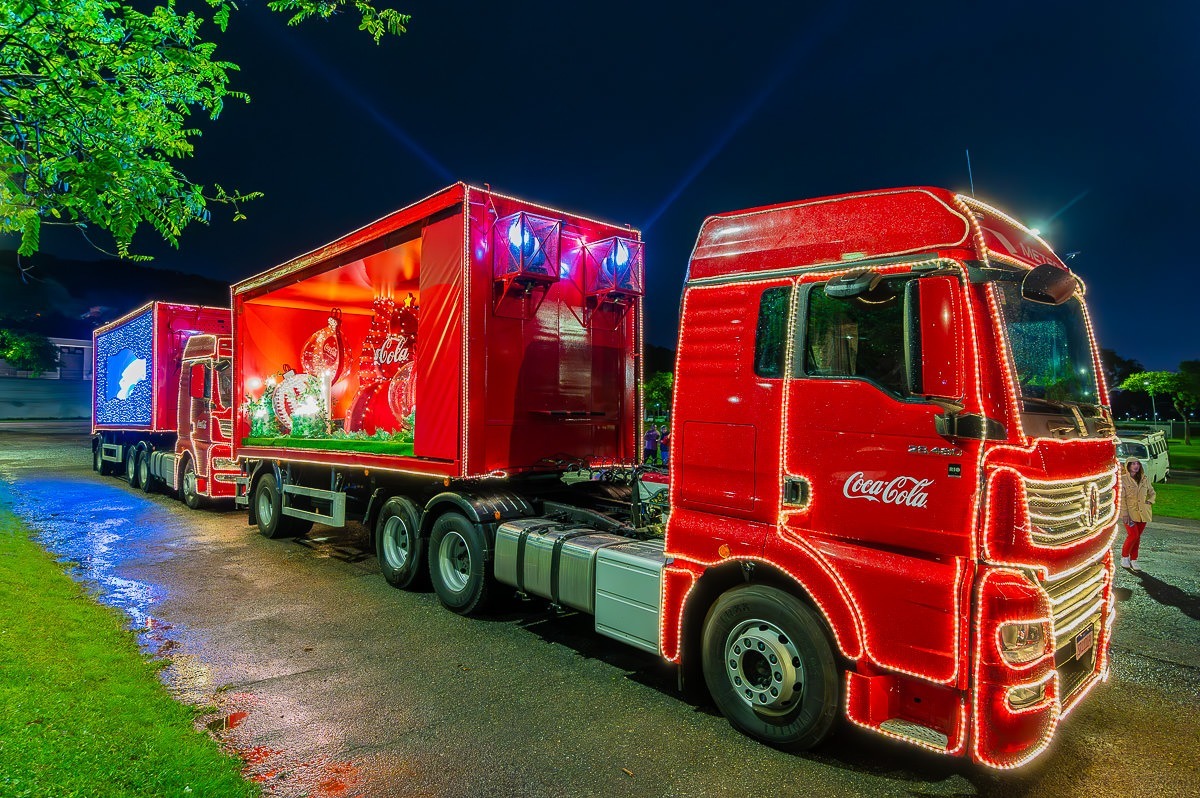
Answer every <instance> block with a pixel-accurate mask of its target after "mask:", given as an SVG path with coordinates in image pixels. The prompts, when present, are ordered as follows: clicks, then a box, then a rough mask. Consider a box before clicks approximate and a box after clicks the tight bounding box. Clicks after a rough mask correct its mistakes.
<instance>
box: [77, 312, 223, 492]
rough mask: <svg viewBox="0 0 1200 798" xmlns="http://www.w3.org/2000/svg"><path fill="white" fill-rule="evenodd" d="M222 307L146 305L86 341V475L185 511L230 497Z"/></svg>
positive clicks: (96, 332) (101, 329) (98, 330)
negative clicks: (158, 493) (165, 493)
mask: <svg viewBox="0 0 1200 798" xmlns="http://www.w3.org/2000/svg"><path fill="white" fill-rule="evenodd" d="M231 331H232V325H231V317H230V312H229V310H228V309H227V308H211V307H203V306H198V305H183V304H177V303H171V302H150V303H148V304H146V305H143V306H142V307H140V308H138V309H137V310H134V311H132V312H130V313H128V314H126V315H125V316H123V317H121V318H120V319H117V320H116V321H113V322H111V323H109V324H105V325H104V326H102V327H99V328H97V329H96V331H95V332H94V333H93V334H92V343H93V352H94V353H95V355H94V357H95V362H94V363H93V371H92V373H93V374H94V375H95V380H94V382H93V384H92V468H93V469H94V470H95V471H98V472H100V473H102V474H116V475H119V476H122V477H124V478H125V479H126V480H127V481H128V482H129V484H130V485H132V486H134V487H138V488H141V489H142V490H144V491H146V492H147V493H149V492H151V491H154V490H156V489H159V488H162V489H165V490H171V491H177V492H178V494H179V497H180V498H181V499H182V500H183V501H184V502H185V503H186V504H187V505H188V506H189V507H191V508H193V509H195V508H197V507H199V506H200V504H201V503H202V502H203V501H205V500H206V499H216V498H225V499H230V498H232V497H233V495H234V480H235V479H236V478H237V476H238V474H239V473H240V469H239V467H238V465H237V463H236V461H235V460H234V459H233V401H232V396H233V394H232V390H233V360H232V357H233V339H232V338H231V337H230V333H231Z"/></svg>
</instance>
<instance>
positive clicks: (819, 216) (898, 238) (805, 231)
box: [690, 188, 974, 280]
mask: <svg viewBox="0 0 1200 798" xmlns="http://www.w3.org/2000/svg"><path fill="white" fill-rule="evenodd" d="M973 243H974V242H973V237H972V235H971V226H970V222H969V220H968V218H967V216H966V214H965V213H963V211H962V209H961V206H959V207H956V203H955V201H954V195H953V194H951V193H950V192H949V191H946V190H944V189H936V188H901V189H893V190H889V191H876V192H869V193H863V194H847V195H843V196H838V197H826V198H823V199H818V200H810V201H807V202H801V203H789V204H784V205H774V206H770V207H765V208H754V209H751V210H748V211H741V212H739V213H734V214H728V215H719V216H710V217H709V218H708V219H706V220H705V222H704V226H703V227H702V228H701V230H700V237H699V238H698V239H697V241H696V248H695V251H694V252H693V253H692V263H691V272H690V278H691V279H693V280H700V279H705V278H712V277H722V276H725V275H729V274H735V273H741V272H761V271H769V270H771V269H779V268H795V267H805V266H813V265H817V264H827V263H838V262H839V261H845V260H862V259H869V258H881V257H889V256H894V255H907V254H914V253H924V252H933V251H935V250H939V249H951V248H955V247H971V246H972V245H973Z"/></svg>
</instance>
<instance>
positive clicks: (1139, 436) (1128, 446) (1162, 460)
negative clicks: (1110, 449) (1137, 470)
mask: <svg viewBox="0 0 1200 798" xmlns="http://www.w3.org/2000/svg"><path fill="white" fill-rule="evenodd" d="M1117 458H1118V459H1119V460H1120V461H1121V466H1122V468H1124V466H1125V463H1126V462H1127V461H1128V460H1129V459H1130V458H1135V459H1138V460H1141V461H1142V466H1143V467H1144V468H1145V469H1146V473H1147V474H1149V475H1150V481H1151V482H1166V481H1167V477H1169V476H1170V475H1171V457H1170V454H1169V453H1168V452H1167V436H1166V434H1164V433H1163V431H1162V430H1156V431H1155V432H1133V431H1129V430H1118V431H1117Z"/></svg>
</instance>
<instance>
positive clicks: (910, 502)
mask: <svg viewBox="0 0 1200 798" xmlns="http://www.w3.org/2000/svg"><path fill="white" fill-rule="evenodd" d="M932 484H933V480H932V479H917V478H916V477H909V476H899V477H896V478H894V479H891V480H888V479H867V478H866V476H865V475H864V474H863V472H861V471H855V472H854V473H853V474H851V475H850V477H849V478H848V479H847V480H846V484H844V485H842V495H843V496H845V497H846V498H847V499H866V500H867V501H870V502H883V503H884V504H895V505H901V506H904V507H924V506H925V502H926V501H927V500H928V499H929V494H928V493H926V492H925V489H926V488H928V487H929V486H930V485H932Z"/></svg>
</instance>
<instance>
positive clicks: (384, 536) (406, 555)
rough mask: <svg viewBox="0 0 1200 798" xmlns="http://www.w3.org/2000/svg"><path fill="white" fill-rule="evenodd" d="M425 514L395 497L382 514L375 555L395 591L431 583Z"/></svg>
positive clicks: (386, 505)
mask: <svg viewBox="0 0 1200 798" xmlns="http://www.w3.org/2000/svg"><path fill="white" fill-rule="evenodd" d="M420 523H421V514H420V512H419V511H418V510H417V505H415V504H413V502H412V501H411V500H409V499H406V498H405V497H403V496H393V497H392V498H390V499H388V500H387V501H386V502H385V503H384V505H383V507H382V508H381V509H380V510H379V519H378V520H377V521H376V522H375V554H376V556H377V557H378V558H379V570H380V571H382V572H383V578H384V579H386V580H387V582H388V584H389V585H391V586H392V587H397V588H401V589H406V588H412V587H420V586H422V583H425V582H427V581H428V579H429V569H428V566H427V563H426V561H425V538H423V537H421V527H420Z"/></svg>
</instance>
